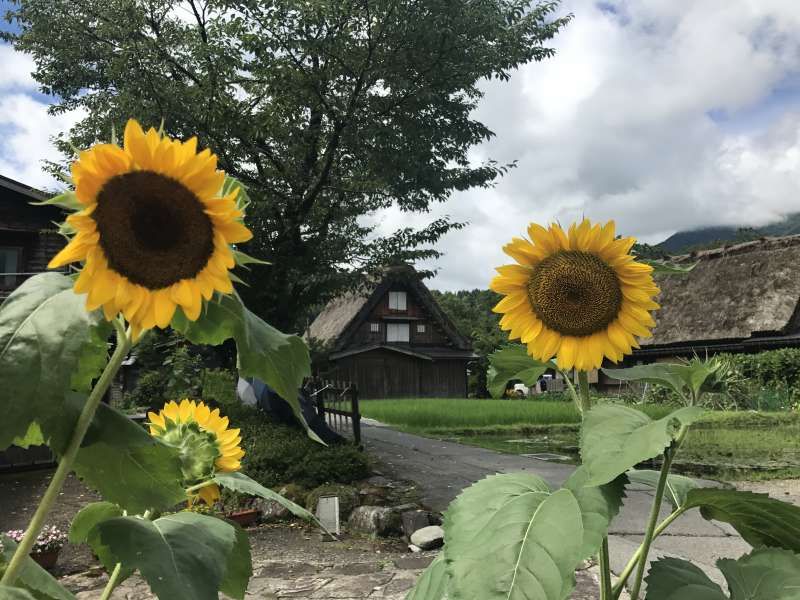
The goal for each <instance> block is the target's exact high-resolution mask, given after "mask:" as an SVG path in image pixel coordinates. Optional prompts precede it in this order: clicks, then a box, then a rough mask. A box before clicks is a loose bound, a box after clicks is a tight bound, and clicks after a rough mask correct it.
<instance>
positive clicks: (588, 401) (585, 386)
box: [578, 371, 592, 416]
mask: <svg viewBox="0 0 800 600" xmlns="http://www.w3.org/2000/svg"><path fill="white" fill-rule="evenodd" d="M578 385H579V386H580V388H581V412H582V413H583V414H584V416H585V415H586V413H587V412H589V410H590V409H591V408H592V396H591V394H590V392H589V375H588V374H587V373H586V371H578Z"/></svg>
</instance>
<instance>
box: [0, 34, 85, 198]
mask: <svg viewBox="0 0 800 600" xmlns="http://www.w3.org/2000/svg"><path fill="white" fill-rule="evenodd" d="M0 64H2V65H3V67H4V68H3V69H2V70H0V174H3V175H5V176H6V177H10V178H12V179H16V180H17V181H21V182H23V183H25V184H27V185H31V186H34V187H40V188H55V187H58V185H59V183H58V182H57V181H56V180H55V179H54V178H53V177H51V176H50V175H49V174H47V173H46V172H45V171H43V170H42V161H44V160H58V159H60V158H62V156H61V154H60V153H59V152H58V151H57V150H56V149H55V147H54V146H53V144H52V143H51V138H52V137H53V136H55V135H56V134H58V133H61V132H63V131H67V130H69V128H70V127H72V125H74V124H75V122H76V121H78V120H79V119H80V118H82V116H83V115H84V113H83V112H82V111H74V112H71V113H67V114H62V115H57V116H52V115H49V114H48V113H47V106H48V105H47V102H46V99H45V98H44V97H43V96H41V95H40V94H38V93H37V90H38V88H37V84H36V82H35V81H34V79H33V77H32V76H31V72H32V71H33V69H34V63H33V60H32V59H31V58H30V57H29V56H28V55H26V54H23V53H21V52H17V51H15V50H14V49H13V48H12V47H11V46H9V45H5V44H4V45H0Z"/></svg>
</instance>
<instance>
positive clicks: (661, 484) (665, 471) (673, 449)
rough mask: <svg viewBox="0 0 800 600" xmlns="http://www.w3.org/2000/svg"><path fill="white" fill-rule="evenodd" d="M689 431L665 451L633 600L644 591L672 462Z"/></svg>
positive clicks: (685, 429)
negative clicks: (647, 566) (649, 556)
mask: <svg viewBox="0 0 800 600" xmlns="http://www.w3.org/2000/svg"><path fill="white" fill-rule="evenodd" d="M687 431H688V430H687V428H686V427H683V428H682V429H681V431H680V433H679V434H678V437H677V438H676V439H675V441H674V442H673V443H672V445H671V446H670V447H669V448H667V449H666V450H665V451H664V464H663V465H661V475H660V477H659V478H658V486H657V487H656V495H655V498H653V508H652V509H651V510H650V519H649V521H648V523H647V529H646V530H645V533H644V540H643V541H642V546H641V551H642V552H641V556H640V557H639V565H638V568H637V569H636V579H634V581H633V589H632V590H631V600H639V591H640V590H641V589H642V578H643V577H644V569H645V566H646V565H647V556H648V554H650V544H652V543H653V539H654V537H655V531H656V525H657V523H658V515H659V514H660V513H661V503H662V502H663V500H664V490H665V489H666V487H667V477H669V470H670V467H672V460H673V459H674V458H675V454H677V452H678V449H679V448H680V446H681V444H682V443H683V439H684V438H685V437H686V433H687Z"/></svg>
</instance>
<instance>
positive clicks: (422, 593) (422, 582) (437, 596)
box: [405, 552, 448, 600]
mask: <svg viewBox="0 0 800 600" xmlns="http://www.w3.org/2000/svg"><path fill="white" fill-rule="evenodd" d="M447 581H448V579H447V569H446V563H445V561H444V554H443V553H441V552H440V553H439V555H438V556H437V557H436V558H435V559H434V560H433V562H432V563H431V564H430V565H428V568H427V569H425V570H424V571H423V572H422V575H420V577H419V579H418V580H417V584H416V585H415V586H414V587H413V588H412V590H411V591H410V592H408V594H407V595H406V598H405V600H447Z"/></svg>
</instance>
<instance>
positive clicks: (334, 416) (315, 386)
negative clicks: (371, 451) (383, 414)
mask: <svg viewBox="0 0 800 600" xmlns="http://www.w3.org/2000/svg"><path fill="white" fill-rule="evenodd" d="M307 389H309V391H310V396H311V398H313V399H314V403H315V405H316V407H317V413H318V414H319V416H320V417H321V418H322V419H324V421H325V422H326V423H327V424H328V427H330V428H331V429H332V430H333V431H335V432H336V433H338V434H339V435H341V436H342V437H351V438H352V439H353V442H354V443H355V444H356V445H357V446H360V445H361V412H360V411H359V408H358V388H357V387H356V384H354V383H351V382H348V381H334V380H327V379H311V380H309V382H308V384H307Z"/></svg>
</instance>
